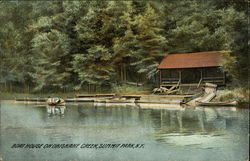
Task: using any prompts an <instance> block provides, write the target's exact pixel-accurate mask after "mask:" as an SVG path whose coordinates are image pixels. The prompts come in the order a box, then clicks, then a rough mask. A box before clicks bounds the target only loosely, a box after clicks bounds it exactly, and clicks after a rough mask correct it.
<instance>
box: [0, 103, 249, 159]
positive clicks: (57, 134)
mask: <svg viewBox="0 0 250 161" xmlns="http://www.w3.org/2000/svg"><path fill="white" fill-rule="evenodd" d="M144 107H147V108H144ZM150 107H156V105H151V106H150V105H147V106H146V105H145V106H143V105H142V106H135V105H122V104H120V105H115V104H114V105H105V104H87V103H82V104H69V105H67V106H66V109H64V114H62V113H60V109H51V108H46V106H45V105H36V104H23V103H15V102H11V101H2V102H1V146H0V148H1V149H0V152H1V153H0V157H1V158H3V160H25V161H27V160H39V161H41V160H129V161H132V160H152V161H155V160H175V161H176V160H177V161H182V160H183V161H184V160H185V161H187V160H188V161H196V160H197V161H203V160H204V161H217V160H218V161H223V160H225V161H229V160H231V161H243V160H247V159H248V158H249V157H248V150H249V148H248V118H249V116H248V110H247V109H236V108H229V107H227V108H198V107H197V108H182V107H169V108H164V109H163V108H162V107H159V108H157V109H152V108H150ZM62 109H63V108H62ZM51 111H52V112H51ZM62 112H63V111H62ZM127 143H131V144H144V147H143V148H100V149H95V148H80V147H78V148H68V149H66V148H64V149H60V148H59V149H58V148H57V149H55V148H37V149H32V148H11V146H12V145H13V144H127Z"/></svg>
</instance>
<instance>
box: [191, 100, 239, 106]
mask: <svg viewBox="0 0 250 161" xmlns="http://www.w3.org/2000/svg"><path fill="white" fill-rule="evenodd" d="M196 105H198V106H236V105H237V102H236V101H233V102H200V101H196Z"/></svg>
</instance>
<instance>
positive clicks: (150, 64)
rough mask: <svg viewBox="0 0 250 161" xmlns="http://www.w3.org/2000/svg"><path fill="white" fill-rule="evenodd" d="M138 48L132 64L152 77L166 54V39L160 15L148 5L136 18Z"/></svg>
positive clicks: (142, 72) (147, 76) (143, 73)
mask: <svg viewBox="0 0 250 161" xmlns="http://www.w3.org/2000/svg"><path fill="white" fill-rule="evenodd" d="M135 24H136V31H135V33H136V40H137V41H138V47H137V48H138V50H137V51H136V52H134V54H133V62H132V64H131V65H133V66H135V67H136V70H137V72H138V73H139V74H141V75H142V76H143V77H145V76H146V78H148V79H151V78H152V77H153V76H154V75H155V74H156V67H157V66H158V65H159V61H160V59H161V58H162V57H163V54H164V45H165V43H166V39H165V38H164V37H163V36H162V35H161V32H162V28H161V27H162V26H161V25H162V23H161V18H160V16H159V15H158V14H157V13H156V11H155V10H154V9H153V8H152V7H151V6H150V5H148V6H147V8H146V11H145V13H143V14H141V15H138V16H137V17H136V19H135Z"/></svg>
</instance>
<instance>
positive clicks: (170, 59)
mask: <svg viewBox="0 0 250 161" xmlns="http://www.w3.org/2000/svg"><path fill="white" fill-rule="evenodd" d="M222 54H223V53H222V52H219V51H209V52H198V53H183V54H168V55H167V56H165V58H164V59H163V60H162V62H161V63H160V65H159V66H158V69H178V68H201V67H218V66H221V64H220V61H221V58H222Z"/></svg>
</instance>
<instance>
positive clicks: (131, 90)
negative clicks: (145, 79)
mask: <svg viewBox="0 0 250 161" xmlns="http://www.w3.org/2000/svg"><path fill="white" fill-rule="evenodd" d="M111 91H112V92H114V93H117V94H149V93H150V92H152V90H151V88H150V87H144V86H138V87H137V86H131V85H113V86H112V89H111Z"/></svg>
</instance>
